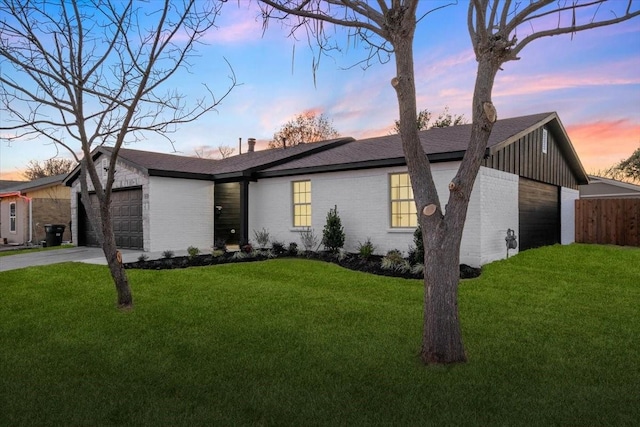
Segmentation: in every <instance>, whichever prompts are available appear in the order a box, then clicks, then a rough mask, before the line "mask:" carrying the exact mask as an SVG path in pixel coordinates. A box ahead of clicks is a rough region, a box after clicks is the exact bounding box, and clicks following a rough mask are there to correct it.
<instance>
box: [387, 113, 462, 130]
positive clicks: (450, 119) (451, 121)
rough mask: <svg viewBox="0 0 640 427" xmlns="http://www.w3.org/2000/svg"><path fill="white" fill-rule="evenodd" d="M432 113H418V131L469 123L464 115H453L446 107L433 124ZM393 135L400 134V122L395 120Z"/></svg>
mask: <svg viewBox="0 0 640 427" xmlns="http://www.w3.org/2000/svg"><path fill="white" fill-rule="evenodd" d="M431 117H432V114H431V111H429V110H428V109H426V108H425V109H424V110H420V111H418V115H417V116H416V126H417V127H418V130H426V129H431V128H446V127H449V126H458V125H464V124H466V123H467V119H465V118H464V114H460V115H458V114H451V113H450V112H449V107H444V111H443V112H442V113H440V115H439V116H438V118H437V119H435V120H434V121H433V123H432V122H431ZM391 133H393V134H395V133H400V120H394V122H393V130H392V131H391Z"/></svg>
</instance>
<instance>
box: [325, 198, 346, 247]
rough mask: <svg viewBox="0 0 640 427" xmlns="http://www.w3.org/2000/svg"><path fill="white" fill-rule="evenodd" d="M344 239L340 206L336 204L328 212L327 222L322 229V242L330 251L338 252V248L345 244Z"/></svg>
mask: <svg viewBox="0 0 640 427" xmlns="http://www.w3.org/2000/svg"><path fill="white" fill-rule="evenodd" d="M344 239H345V234H344V229H343V228H342V221H341V220H340V216H339V215H338V206H334V208H333V209H329V213H327V223H326V224H325V226H324V230H323V231H322V244H323V245H324V247H325V249H326V250H328V251H329V252H333V253H336V252H338V249H340V248H342V247H343V246H344Z"/></svg>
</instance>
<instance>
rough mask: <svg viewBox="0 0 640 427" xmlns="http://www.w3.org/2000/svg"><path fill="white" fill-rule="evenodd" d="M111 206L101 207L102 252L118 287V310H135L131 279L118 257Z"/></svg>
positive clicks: (103, 205) (104, 205)
mask: <svg viewBox="0 0 640 427" xmlns="http://www.w3.org/2000/svg"><path fill="white" fill-rule="evenodd" d="M109 201H110V200H109ZM110 204H111V203H108V204H102V205H101V206H100V216H101V217H102V235H103V242H102V251H103V252H104V256H105V258H106V259H107V265H108V266H109V271H110V272H111V277H112V278H113V281H114V283H115V285H116V292H117V295H118V303H117V304H118V308H120V309H130V308H133V297H132V295H131V287H130V286H129V279H128V278H127V273H126V271H125V269H124V265H123V264H122V259H121V258H120V257H119V256H118V248H117V247H116V238H115V235H114V234H113V225H112V224H113V223H112V221H111V210H110V209H109V207H110V206H109V205H110Z"/></svg>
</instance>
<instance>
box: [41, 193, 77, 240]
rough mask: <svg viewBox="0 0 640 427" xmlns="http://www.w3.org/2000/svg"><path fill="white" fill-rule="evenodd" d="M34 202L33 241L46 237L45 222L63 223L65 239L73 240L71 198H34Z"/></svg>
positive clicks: (63, 238)
mask: <svg viewBox="0 0 640 427" xmlns="http://www.w3.org/2000/svg"><path fill="white" fill-rule="evenodd" d="M31 202H32V204H33V207H32V209H33V233H34V236H33V241H34V242H40V241H42V240H45V239H46V233H45V227H44V226H45V224H63V225H64V226H65V230H64V234H63V235H62V240H63V241H71V229H70V228H69V221H70V220H71V205H70V203H69V199H32V201H31Z"/></svg>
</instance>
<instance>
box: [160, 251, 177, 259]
mask: <svg viewBox="0 0 640 427" xmlns="http://www.w3.org/2000/svg"><path fill="white" fill-rule="evenodd" d="M173 255H174V252H173V251H172V250H170V249H167V250H166V251H164V252H162V258H165V259H169V258H173Z"/></svg>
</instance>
